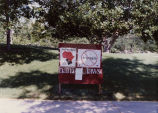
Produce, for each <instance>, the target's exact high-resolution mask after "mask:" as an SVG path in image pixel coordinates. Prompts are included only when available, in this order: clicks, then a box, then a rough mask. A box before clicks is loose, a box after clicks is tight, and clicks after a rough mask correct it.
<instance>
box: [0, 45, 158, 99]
mask: <svg viewBox="0 0 158 113" xmlns="http://www.w3.org/2000/svg"><path fill="white" fill-rule="evenodd" d="M58 62H59V61H58V51H57V50H53V49H52V48H42V47H27V46H12V49H11V51H7V50H6V49H5V46H4V45H3V46H1V47H0V98H33V99H70V100H158V96H157V95H158V54H156V53H155V54H154V53H148V54H106V53H104V54H103V61H102V63H103V73H104V83H103V84H102V86H103V88H102V89H103V93H102V94H101V95H98V94H97V92H98V88H97V86H96V85H63V86H62V95H59V94H58V76H57V73H58Z"/></svg>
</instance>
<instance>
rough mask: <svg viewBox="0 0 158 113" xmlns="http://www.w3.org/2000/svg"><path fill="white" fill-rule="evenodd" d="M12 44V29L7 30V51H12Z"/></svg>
mask: <svg viewBox="0 0 158 113" xmlns="http://www.w3.org/2000/svg"><path fill="white" fill-rule="evenodd" d="M10 42H11V37H10V29H9V28H7V49H8V50H10Z"/></svg>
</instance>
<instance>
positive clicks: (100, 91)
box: [99, 84, 102, 94]
mask: <svg viewBox="0 0 158 113" xmlns="http://www.w3.org/2000/svg"><path fill="white" fill-rule="evenodd" d="M101 93H102V87H101V84H99V94H101Z"/></svg>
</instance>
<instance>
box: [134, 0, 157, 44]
mask: <svg viewBox="0 0 158 113" xmlns="http://www.w3.org/2000/svg"><path fill="white" fill-rule="evenodd" d="M132 19H133V22H134V26H133V28H134V30H135V33H137V34H138V36H140V37H141V38H142V39H143V40H144V41H145V42H146V41H147V40H151V39H152V40H155V41H156V43H157V45H158V1H157V0H137V1H133V8H132Z"/></svg>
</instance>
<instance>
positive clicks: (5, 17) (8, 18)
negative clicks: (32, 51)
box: [0, 0, 32, 49]
mask: <svg viewBox="0 0 158 113" xmlns="http://www.w3.org/2000/svg"><path fill="white" fill-rule="evenodd" d="M31 2H32V0H20V1H19V0H0V9H1V10H0V20H1V22H3V27H4V28H5V29H6V35H7V37H6V38H7V48H8V49H10V41H11V37H10V33H11V27H12V26H14V25H15V23H16V22H17V21H18V20H19V18H20V17H21V16H25V17H28V18H29V17H30V16H31V15H30V14H31V9H30V8H29V6H28V4H30V3H31Z"/></svg>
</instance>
